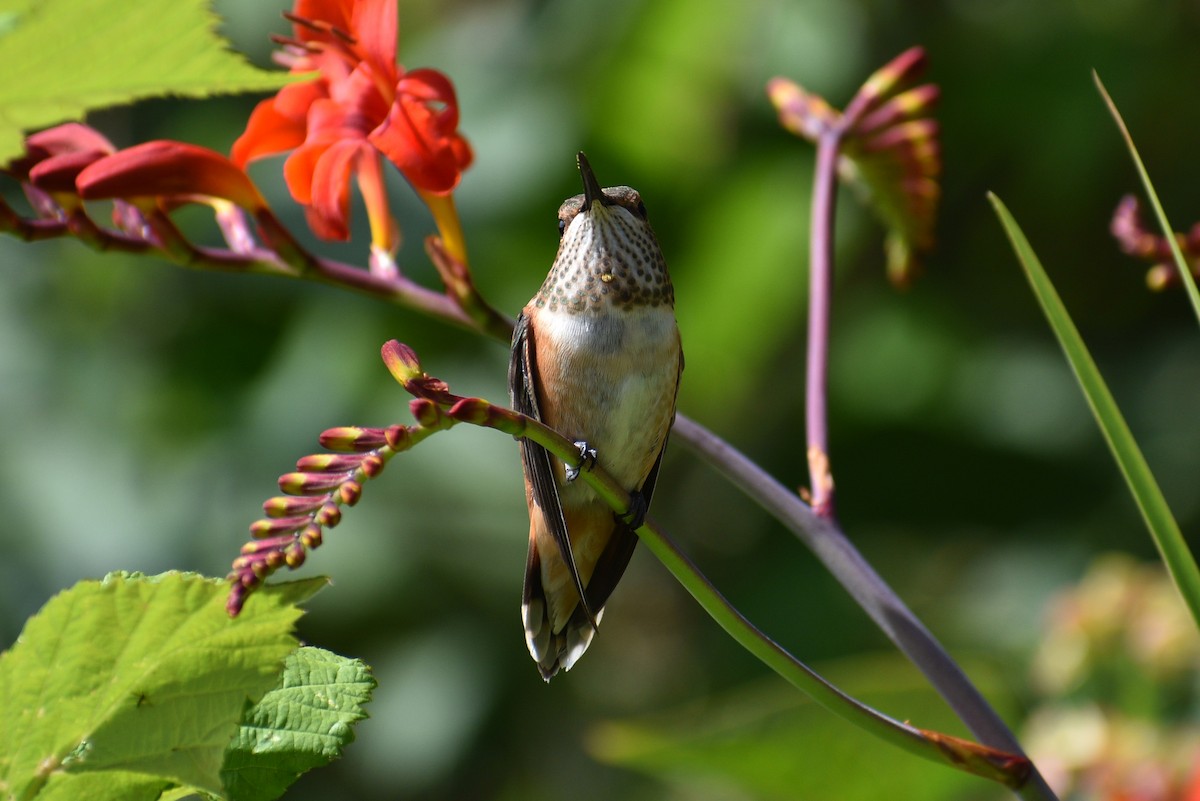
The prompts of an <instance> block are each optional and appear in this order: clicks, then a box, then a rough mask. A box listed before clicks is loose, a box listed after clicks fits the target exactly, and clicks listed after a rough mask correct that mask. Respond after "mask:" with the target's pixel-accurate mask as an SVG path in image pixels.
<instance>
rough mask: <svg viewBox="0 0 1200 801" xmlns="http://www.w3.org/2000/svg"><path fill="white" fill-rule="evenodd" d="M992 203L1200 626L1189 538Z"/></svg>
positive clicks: (1075, 335)
mask: <svg viewBox="0 0 1200 801" xmlns="http://www.w3.org/2000/svg"><path fill="white" fill-rule="evenodd" d="M988 200H990V201H991V203H992V206H993V207H995V209H996V215H997V216H998V217H999V218H1000V223H1001V225H1003V226H1004V231H1005V233H1007V234H1008V238H1009V241H1010V242H1011V243H1012V246H1013V250H1014V251H1015V252H1016V254H1017V258H1018V259H1019V260H1020V262H1021V266H1022V267H1023V268H1024V270H1025V276H1026V277H1027V278H1028V279H1029V285H1030V286H1031V287H1032V288H1033V293H1034V295H1036V296H1037V299H1038V303H1040V304H1041V306H1042V311H1043V312H1044V313H1045V315H1046V319H1047V320H1048V321H1049V323H1050V327H1051V328H1052V329H1054V334H1055V336H1056V337H1058V342H1059V344H1060V345H1061V346H1062V349H1063V352H1064V353H1065V354H1066V356H1067V360H1068V361H1069V362H1070V363H1071V369H1073V370H1074V371H1075V376H1076V378H1077V379H1078V380H1079V385H1080V386H1081V387H1082V388H1083V394H1084V396H1085V397H1086V398H1087V402H1088V406H1090V407H1091V409H1092V414H1093V415H1094V416H1095V418H1096V422H1097V423H1098V424H1099V425H1100V431H1101V432H1102V433H1103V434H1104V439H1105V441H1106V442H1107V443H1108V447H1109V450H1111V451H1112V454H1113V458H1115V459H1116V460H1117V465H1118V466H1119V467H1120V468H1121V473H1122V475H1124V476H1125V482H1126V483H1127V484H1128V485H1129V490H1130V492H1132V493H1133V498H1134V500H1135V501H1136V502H1137V505H1138V509H1139V510H1140V511H1141V513H1142V519H1143V520H1145V521H1146V526H1147V527H1148V528H1149V529H1150V535H1151V537H1153V539H1154V544H1155V545H1156V546H1157V547H1158V552H1159V554H1161V556H1162V559H1163V562H1164V563H1165V564H1166V566H1167V570H1168V571H1169V572H1170V574H1171V578H1172V579H1173V580H1174V582H1175V586H1176V587H1178V588H1179V592H1180V594H1181V595H1182V596H1183V600H1184V602H1185V603H1187V605H1188V609H1190V610H1191V613H1192V617H1193V618H1194V619H1195V620H1196V623H1197V625H1200V570H1198V569H1197V567H1196V560H1195V558H1193V556H1192V553H1191V551H1189V550H1188V547H1187V543H1185V542H1184V540H1183V534H1182V533H1181V532H1180V530H1179V524H1178V523H1176V522H1175V517H1174V516H1173V515H1172V514H1171V510H1170V509H1169V508H1168V507H1167V501H1166V498H1164V497H1163V494H1162V490H1160V489H1159V487H1158V483H1157V482H1155V480H1154V476H1153V474H1152V473H1151V472H1150V467H1149V465H1147V464H1146V459H1145V457H1144V456H1142V451H1141V449H1140V448H1138V445H1137V442H1136V440H1134V438H1133V434H1132V433H1131V432H1130V431H1129V426H1128V425H1127V424H1126V423H1125V418H1124V417H1122V416H1121V411H1120V409H1118V408H1117V403H1116V401H1115V400H1113V397H1112V393H1110V392H1109V391H1108V386H1107V385H1106V384H1105V383H1104V379H1103V378H1102V377H1101V376H1100V371H1099V370H1098V369H1097V368H1096V363H1095V362H1094V361H1092V356H1091V354H1090V353H1088V349H1087V346H1086V345H1084V344H1083V338H1082V337H1080V336H1079V331H1078V330H1077V329H1076V328H1075V324H1074V323H1073V322H1072V321H1071V317H1070V315H1069V314H1068V313H1067V309H1066V307H1065V306H1064V305H1063V302H1062V299H1061V298H1059V296H1058V292H1056V291H1055V289H1054V285H1053V284H1052V283H1051V282H1050V277H1049V276H1048V275H1046V271H1045V269H1044V268H1043V267H1042V264H1041V262H1040V261H1038V258H1037V255H1036V254H1035V253H1034V252H1033V248H1032V247H1031V246H1030V244H1029V240H1028V239H1026V238H1025V234H1024V233H1022V232H1021V228H1020V226H1019V225H1017V221H1016V220H1015V219H1013V216H1012V214H1010V213H1009V211H1008V209H1007V208H1006V207H1005V205H1004V203H1003V202H1001V200H1000V198H998V197H996V196H995V195H994V194H992V193H991V192H989V193H988Z"/></svg>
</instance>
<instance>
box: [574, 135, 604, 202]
mask: <svg viewBox="0 0 1200 801" xmlns="http://www.w3.org/2000/svg"><path fill="white" fill-rule="evenodd" d="M575 160H576V162H577V163H578V164H579V174H580V176H582V177H583V208H582V209H580V211H587V210H588V209H590V208H591V207H592V202H593V201H599V202H600V203H601V204H604V203H606V202H607V200H606V198H605V197H604V190H603V189H602V188H601V187H600V182H599V181H597V180H596V173H594V172H592V165H591V164H589V163H588V160H587V156H585V155H584V154H583V151H582V150H581V151H579V153H578V154H576V156H575Z"/></svg>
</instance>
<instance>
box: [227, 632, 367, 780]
mask: <svg viewBox="0 0 1200 801" xmlns="http://www.w3.org/2000/svg"><path fill="white" fill-rule="evenodd" d="M374 688H375V679H374V678H372V676H371V672H370V669H369V668H368V667H367V666H366V665H364V664H363V663H362V662H360V661H358V660H357V659H349V658H347V657H344V656H338V655H337V654H333V653H330V652H329V651H324V650H322V649H320V648H300V649H298V650H296V651H293V652H292V653H291V654H290V655H289V656H288V658H287V661H286V662H285V663H284V668H283V676H282V677H281V679H280V682H279V684H278V685H276V687H275V689H273V690H271V691H270V692H268V693H267V694H266V695H264V696H263V697H262V700H261V701H259V702H258V703H257V704H255V705H254V707H253V708H251V709H249V710H248V711H247V713H246V716H245V717H244V718H243V720H242V725H241V728H240V729H239V730H238V734H237V736H236V737H234V739H233V742H232V743H231V744H230V746H229V749H228V750H227V751H226V754H225V766H224V767H223V768H222V769H221V776H222V778H223V779H224V781H225V788H226V791H227V793H228V798H230V799H231V801H271V799H274V798H278V797H279V796H280V795H282V794H283V791H284V790H286V789H287V788H288V786H289V785H291V784H292V782H294V781H295V780H296V778H297V777H299V776H300V774H302V773H304V772H305V771H308V770H311V769H313V768H315V767H319V766H321V765H324V764H327V763H329V762H331V761H333V760H334V759H336V758H338V757H339V756H341V752H342V749H343V748H345V746H346V745H347V744H349V743H350V742H351V741H353V740H354V732H353V730H352V729H351V728H350V726H351V724H353V723H355V722H357V721H359V720H362V719H363V718H365V717H366V716H367V713H366V711H364V709H363V706H364V705H365V704H366V703H367V701H369V700H370V698H371V691H372V690H373V689H374Z"/></svg>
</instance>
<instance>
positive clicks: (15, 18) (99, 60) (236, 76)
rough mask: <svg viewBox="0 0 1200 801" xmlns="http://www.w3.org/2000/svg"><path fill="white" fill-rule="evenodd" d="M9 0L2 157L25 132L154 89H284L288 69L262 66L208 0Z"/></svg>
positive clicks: (200, 93) (0, 53)
mask: <svg viewBox="0 0 1200 801" xmlns="http://www.w3.org/2000/svg"><path fill="white" fill-rule="evenodd" d="M22 6H24V4H15V3H11V2H9V3H0V17H3V18H5V19H6V20H7V22H8V32H7V34H6V35H4V36H2V37H0V63H2V64H4V65H5V80H4V81H3V82H0V164H2V163H4V162H6V161H8V160H9V159H10V158H12V157H13V156H16V155H19V154H20V153H21V151H22V145H21V136H22V132H23V131H26V130H32V129H36V128H43V127H46V126H48V125H52V124H54V123H57V122H62V121H64V120H68V119H78V118H80V117H82V116H83V115H84V114H85V113H86V112H87V111H89V110H91V109H97V108H103V107H106V106H111V105H117V104H120V103H128V102H131V101H134V100H139V99H142V98H148V97H161V96H163V95H178V96H182V97H208V96H210V95H214V94H230V93H237V92H250V91H259V90H272V89H277V88H279V87H280V86H282V85H283V84H284V83H286V82H287V81H288V80H290V78H289V76H288V74H287V73H284V72H268V71H265V70H260V69H258V68H257V67H254V66H253V65H251V64H250V63H249V62H247V61H246V60H245V59H244V58H242V57H241V56H240V55H238V54H236V53H234V52H232V51H231V50H230V49H229V47H228V44H227V43H226V42H225V41H224V40H223V39H221V38H220V37H219V36H218V35H217V34H216V33H215V30H214V27H215V22H216V17H215V16H214V15H213V14H212V12H211V11H210V10H209V8H208V4H207V2H206V1H205V0H139V1H138V2H136V3H130V2H127V0H39V2H37V3H33V4H30V5H28V6H25V7H22Z"/></svg>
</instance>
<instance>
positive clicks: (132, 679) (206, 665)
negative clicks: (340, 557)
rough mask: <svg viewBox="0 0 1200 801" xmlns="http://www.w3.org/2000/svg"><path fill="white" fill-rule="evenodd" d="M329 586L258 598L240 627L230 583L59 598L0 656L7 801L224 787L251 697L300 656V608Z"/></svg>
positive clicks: (122, 578) (0, 749)
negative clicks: (230, 751)
mask: <svg viewBox="0 0 1200 801" xmlns="http://www.w3.org/2000/svg"><path fill="white" fill-rule="evenodd" d="M324 583H325V580H324V579H320V578H318V579H309V580H306V581H300V582H290V583H287V584H280V585H275V586H267V587H264V588H262V589H261V590H259V592H258V593H256V595H255V597H254V601H253V602H252V603H250V604H248V605H247V606H246V609H245V611H243V613H242V614H241V616H239V617H238V618H236V619H231V618H230V617H229V615H228V614H227V613H226V612H225V599H226V596H227V595H228V590H229V585H228V582H226V581H224V580H222V579H206V578H203V577H201V576H197V575H193V574H181V573H166V574H163V575H161V576H154V577H146V576H141V575H127V574H112V575H109V576H107V577H106V578H105V579H104V580H102V581H84V582H80V583H79V584H77V585H75V586H74V587H72V588H71V589H69V590H66V591H64V592H62V593H60V594H58V595H57V596H55V597H54V598H52V599H51V600H50V601H49V603H47V604H46V606H45V607H44V608H43V609H42V610H41V611H40V612H38V613H37V614H36V615H34V616H33V617H32V618H30V619H29V621H28V622H27V623H26V625H25V629H24V630H23V631H22V633H21V635H20V637H19V638H18V639H17V642H16V644H14V645H13V647H12V648H11V649H10V650H8V651H6V652H5V653H4V654H0V798H9V797H12V798H22V799H29V798H33V797H35V796H39V793H44V794H45V796H44V797H46V798H55V799H57V798H63V799H67V798H88V799H114V800H115V799H121V800H122V801H126V800H127V799H131V798H132V799H138V798H155V797H157V795H158V792H160V791H161V790H162V789H163V788H164V787H166V786H168V785H172V784H180V785H187V786H192V787H198V788H201V789H204V790H206V791H210V792H213V793H220V792H221V791H222V784H221V773H220V771H221V766H222V763H223V761H224V755H225V749H226V747H227V746H228V744H229V742H230V740H231V739H232V738H233V736H234V734H235V733H236V732H237V726H238V722H239V721H240V720H241V718H242V714H243V711H244V710H245V707H246V704H247V702H248V701H254V700H257V699H258V698H260V697H262V695H263V694H264V693H266V692H267V691H268V690H269V689H270V688H271V687H272V686H273V685H274V684H275V682H276V681H277V679H278V676H279V671H280V667H281V665H282V663H283V660H284V657H286V656H287V654H288V653H289V652H291V651H292V650H294V649H295V647H296V640H295V638H294V637H293V636H292V633H291V630H292V625H293V624H294V623H295V621H296V619H297V618H298V617H299V616H300V614H301V611H300V609H298V608H297V607H296V606H295V604H296V603H298V602H300V601H302V600H304V599H305V598H307V597H309V596H310V595H312V594H313V593H314V592H316V591H317V590H318V589H319V588H320V587H321V586H323V585H324Z"/></svg>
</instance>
